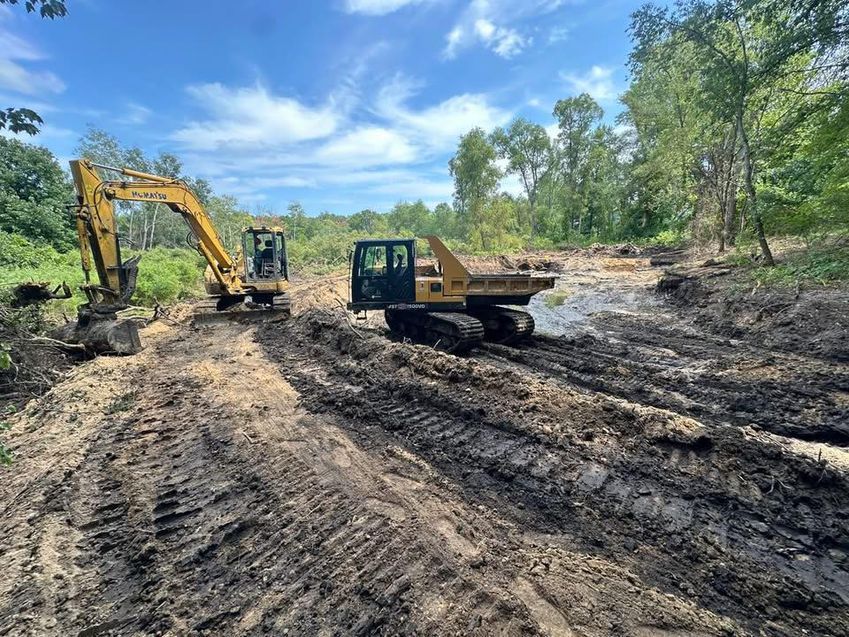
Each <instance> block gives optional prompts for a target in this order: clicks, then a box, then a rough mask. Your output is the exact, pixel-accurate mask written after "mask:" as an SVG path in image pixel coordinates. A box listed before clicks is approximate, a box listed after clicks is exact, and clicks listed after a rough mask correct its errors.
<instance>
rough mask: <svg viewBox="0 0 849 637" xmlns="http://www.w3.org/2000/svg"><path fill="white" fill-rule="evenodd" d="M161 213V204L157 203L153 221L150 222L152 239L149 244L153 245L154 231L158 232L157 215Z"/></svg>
mask: <svg viewBox="0 0 849 637" xmlns="http://www.w3.org/2000/svg"><path fill="white" fill-rule="evenodd" d="M158 214H159V204H156V207H154V209H153V222H152V223H151V224H150V241H149V242H148V245H150V247H151V248H152V247H153V233H154V232H156V216H157V215H158Z"/></svg>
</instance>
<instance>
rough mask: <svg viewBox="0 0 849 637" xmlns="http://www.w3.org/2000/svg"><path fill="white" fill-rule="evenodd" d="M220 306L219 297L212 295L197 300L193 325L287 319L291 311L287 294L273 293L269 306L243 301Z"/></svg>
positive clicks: (264, 321)
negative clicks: (223, 306)
mask: <svg viewBox="0 0 849 637" xmlns="http://www.w3.org/2000/svg"><path fill="white" fill-rule="evenodd" d="M220 307H221V297H216V296H213V297H209V298H206V299H203V300H202V301H199V302H198V303H197V304H196V305H195V308H194V316H193V322H194V323H195V325H214V324H220V323H228V322H236V323H266V322H271V321H280V320H284V319H287V318H289V316H290V315H291V313H292V302H291V299H290V298H289V295H288V294H275V295H274V297H273V299H272V304H271V307H268V306H267V305H259V304H257V305H256V306H252V305H249V304H245V303H235V304H232V305H229V306H228V307H225V308H224V309H219V308H220Z"/></svg>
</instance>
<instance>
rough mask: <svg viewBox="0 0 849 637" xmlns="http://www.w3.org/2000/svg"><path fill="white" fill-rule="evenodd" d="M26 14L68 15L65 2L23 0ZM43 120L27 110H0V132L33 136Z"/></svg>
mask: <svg viewBox="0 0 849 637" xmlns="http://www.w3.org/2000/svg"><path fill="white" fill-rule="evenodd" d="M0 4H12V5H14V4H18V0H0ZM24 6H25V7H26V10H27V13H33V12H35V11H38V13H39V15H41V17H42V18H50V19H51V20H52V19H54V18H64V17H65V16H66V15H68V9H67V8H66V7H65V0H25V2H24ZM41 124H44V120H43V119H41V117H40V116H39V115H38V113H36V112H35V111H33V110H31V109H29V108H11V107H10V108H6V109H5V110H4V109H0V130H3V129H8V130H10V131H11V132H13V133H26V134H27V135H35V134H36V133H38V127H39V126H40V125H41Z"/></svg>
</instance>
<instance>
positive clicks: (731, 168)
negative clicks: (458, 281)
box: [0, 0, 849, 267]
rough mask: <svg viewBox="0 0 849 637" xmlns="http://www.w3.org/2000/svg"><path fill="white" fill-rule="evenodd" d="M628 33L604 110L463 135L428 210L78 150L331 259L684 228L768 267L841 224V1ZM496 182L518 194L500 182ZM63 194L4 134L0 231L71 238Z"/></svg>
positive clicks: (775, 1) (755, 2) (158, 232)
mask: <svg viewBox="0 0 849 637" xmlns="http://www.w3.org/2000/svg"><path fill="white" fill-rule="evenodd" d="M0 1H2V0H0ZM29 4H30V3H28V5H27V8H30V7H29ZM53 4H55V3H53ZM53 4H51V3H43V2H42V3H32V5H33V10H35V8H36V5H40V6H42V8H43V7H44V6H47V7H51V6H53ZM57 15H58V14H57ZM48 17H52V16H48ZM630 35H631V38H632V41H633V48H632V51H631V53H630V56H629V60H628V64H629V71H630V80H629V85H628V87H627V88H626V90H625V91H624V93H623V94H622V96H621V98H620V99H621V103H622V105H623V106H624V110H623V112H622V113H621V114H620V115H619V116H618V117H617V118H616V119H615V121H612V122H611V121H607V120H606V119H605V116H604V111H603V110H602V108H601V106H600V105H599V104H598V103H597V102H596V101H595V100H594V99H593V98H592V97H591V96H590V95H588V94H581V95H576V96H569V97H564V98H563V99H560V100H558V101H556V102H555V103H554V104H553V105H552V110H551V113H552V116H553V118H554V122H555V123H554V125H553V126H552V127H550V128H548V129H546V128H545V127H544V126H542V125H541V124H539V123H536V122H532V121H529V120H528V119H526V118H521V117H519V118H516V119H514V120H513V121H512V122H510V123H509V124H508V125H507V126H505V127H499V128H496V129H495V130H491V131H485V130H483V129H481V128H473V129H472V130H470V131H469V132H468V133H467V134H465V135H463V136H462V137H461V138H460V139H459V141H458V146H457V148H456V152H455V153H454V155H453V157H452V158H451V159H450V161H449V162H448V166H447V168H448V172H449V174H450V175H451V177H452V179H453V185H454V196H453V201H451V202H450V203H449V202H443V203H439V204H437V205H435V206H434V207H432V208H431V207H429V206H427V205H425V203H423V202H422V201H421V200H413V201H402V202H399V203H398V204H396V205H395V206H394V207H393V208H392V209H391V210H389V211H386V212H378V211H374V210H371V209H366V210H362V211H360V212H358V213H356V214H353V215H350V216H342V215H338V214H333V213H331V212H327V211H325V212H322V213H321V214H318V215H309V214H307V212H306V211H304V209H303V207H302V206H301V205H300V204H299V203H298V202H292V203H291V204H290V205H289V206H288V208H287V210H285V211H280V210H270V209H269V210H263V211H260V212H257V211H253V213H251V212H249V211H247V210H246V209H245V208H244V206H242V205H240V204H239V202H238V201H237V200H236V199H235V198H233V197H229V196H226V195H221V194H216V193H214V192H213V190H212V188H211V187H210V185H209V183H208V182H206V181H204V180H202V179H193V178H191V177H189V176H187V175H184V174H183V166H182V163H181V161H180V159H179V158H178V157H176V156H175V155H173V154H170V153H160V154H158V155H156V156H148V155H146V154H145V153H144V152H143V151H142V150H141V149H139V148H137V147H126V146H123V145H122V144H121V143H120V142H119V141H118V140H117V139H115V138H114V137H113V136H111V135H110V134H108V133H107V132H105V131H101V130H97V129H91V130H89V131H88V132H87V133H86V134H85V135H84V137H83V138H82V139H81V140H80V144H79V147H78V148H77V152H78V153H79V155H81V156H84V157H88V158H91V159H93V160H95V161H97V162H98V163H102V164H107V165H114V166H127V167H130V168H134V169H136V170H140V171H143V172H153V173H157V174H162V175H166V176H173V177H180V178H182V179H185V180H186V181H187V182H188V183H189V185H190V186H191V187H192V188H193V189H194V190H195V191H196V192H197V194H198V196H199V197H200V199H201V201H202V202H203V203H204V205H205V206H206V208H207V210H208V211H209V212H210V214H211V216H212V217H213V220H214V222H215V224H216V226H217V227H218V229H219V232H220V233H221V235H222V238H223V240H224V241H225V243H226V244H227V245H228V246H231V247H235V246H236V244H237V243H238V237H239V231H240V229H241V228H242V227H243V226H246V225H249V224H251V223H267V224H279V225H283V226H284V227H285V228H286V232H287V236H288V238H289V240H290V242H291V245H292V249H293V251H294V252H295V253H296V255H300V256H301V257H302V258H303V260H304V261H305V262H306V261H311V260H318V261H323V262H325V263H326V265H327V266H328V267H330V266H332V265H334V264H336V265H338V264H339V263H341V262H343V261H344V259H345V255H346V251H347V246H346V242H348V241H350V240H352V239H354V238H358V237H361V236H374V235H392V234H415V235H419V236H421V235H424V234H431V233H433V234H439V235H441V236H442V237H443V238H445V239H447V240H448V241H449V243H451V244H453V245H454V246H455V247H457V248H460V249H466V250H469V251H495V250H499V251H509V250H515V249H520V248H523V247H542V248H553V247H557V246H560V245H564V244H573V243H589V242H596V241H598V242H615V241H622V240H638V239H639V240H652V239H655V240H658V239H659V240H663V241H667V242H668V241H680V240H684V239H688V238H691V239H694V240H696V241H698V242H700V243H702V244H709V245H714V246H716V248H717V249H718V250H719V251H720V252H721V251H724V250H726V249H728V248H729V247H730V246H733V245H735V244H737V243H740V242H741V241H742V242H745V243H746V244H749V243H752V244H754V245H757V246H759V251H760V254H761V258H762V261H763V262H764V263H766V264H771V263H772V262H773V257H772V251H771V248H770V244H769V240H770V237H772V236H775V235H781V234H791V235H797V236H803V237H805V238H806V239H808V240H812V239H815V238H816V237H818V236H821V235H826V234H829V233H831V234H834V233H839V232H844V233H845V232H846V229H847V226H849V141H847V140H849V46H847V45H848V44H849V37H847V36H849V4H846V3H845V1H843V0H710V1H708V0H680V1H679V2H678V3H677V4H676V5H675V6H674V7H673V8H667V7H659V6H656V5H652V4H646V5H644V6H643V7H642V8H640V9H639V10H638V11H636V12H635V13H634V14H633V15H632V20H631V26H630ZM107 176H108V175H107ZM506 178H509V179H511V180H512V181H513V183H518V184H519V191H518V192H515V191H514V192H512V193H510V192H506V191H505V190H506V189H505V186H506V184H507V181H506ZM410 194H411V196H413V197H414V196H415V193H410ZM72 196H73V195H72V188H71V186H70V184H69V182H68V179H67V176H66V175H65V173H64V171H63V170H62V168H61V167H59V166H58V164H57V162H56V160H55V158H54V157H53V156H52V155H51V154H50V153H49V151H47V150H46V149H43V148H38V147H36V146H31V145H27V144H23V143H21V142H19V141H15V140H10V139H5V138H0V231H4V232H6V233H18V234H21V235H23V236H24V237H26V238H27V239H30V240H33V241H36V242H42V243H44V242H46V243H48V244H51V245H53V246H54V247H56V248H57V249H59V250H65V249H68V248H70V247H72V246H73V244H74V234H73V220H72V219H70V216H69V214H68V211H67V208H66V205H67V203H68V202H69V201H71V198H72ZM118 206H119V210H118V213H119V214H118V218H119V223H120V230H121V233H122V236H123V238H124V240H125V242H126V243H127V244H128V245H129V246H130V247H131V248H133V249H136V250H149V249H151V248H154V247H169V248H170V247H177V246H182V245H185V242H186V239H187V233H188V229H187V228H186V227H185V225H184V223H183V221H182V219H181V218H180V217H179V216H178V215H173V214H170V212H169V211H167V210H164V209H163V208H162V206H160V205H157V204H154V203H140V204H134V203H127V202H122V203H119V204H118ZM295 260H297V257H296V259H295Z"/></svg>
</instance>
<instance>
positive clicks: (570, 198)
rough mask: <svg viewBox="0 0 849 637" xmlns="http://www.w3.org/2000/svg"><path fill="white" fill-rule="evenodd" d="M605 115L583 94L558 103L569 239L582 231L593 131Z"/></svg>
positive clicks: (565, 231) (565, 224) (556, 111)
mask: <svg viewBox="0 0 849 637" xmlns="http://www.w3.org/2000/svg"><path fill="white" fill-rule="evenodd" d="M603 115H604V111H603V110H602V109H601V107H600V106H599V105H598V104H597V103H596V101H595V100H594V99H593V98H592V97H590V96H589V95H587V94H586V93H582V94H581V95H578V96H577V97H569V98H566V99H562V100H558V101H557V103H556V104H555V105H554V117H555V118H556V119H557V126H558V130H559V132H558V135H557V151H558V152H557V158H558V166H557V170H559V171H560V172H561V174H562V184H563V185H562V191H561V193H560V197H561V201H562V203H563V206H564V210H563V221H562V223H563V234H564V235H565V236H569V235H570V234H571V233H572V232H574V231H577V232H578V233H579V234H580V232H581V230H582V224H583V221H582V220H583V217H584V214H585V213H586V209H587V205H586V192H585V183H584V180H583V174H584V172H585V170H586V162H587V158H588V156H589V152H590V148H591V146H592V138H593V130H594V127H595V126H596V124H597V123H598V122H599V121H600V120H601V118H602V116H603Z"/></svg>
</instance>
